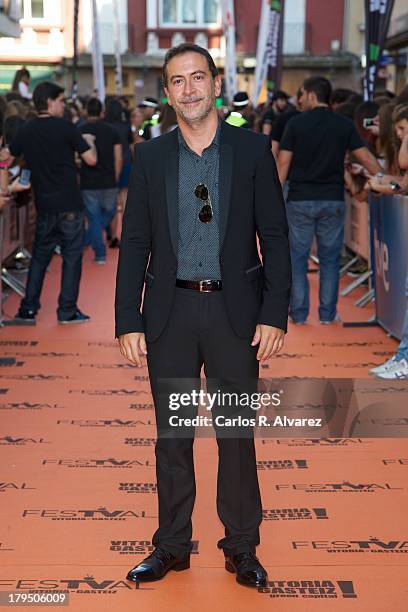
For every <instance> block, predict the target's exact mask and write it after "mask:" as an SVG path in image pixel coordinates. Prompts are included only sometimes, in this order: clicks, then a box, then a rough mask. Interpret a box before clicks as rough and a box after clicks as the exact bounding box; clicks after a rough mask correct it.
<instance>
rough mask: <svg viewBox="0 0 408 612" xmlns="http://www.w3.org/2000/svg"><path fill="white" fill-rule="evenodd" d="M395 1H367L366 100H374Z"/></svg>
mask: <svg viewBox="0 0 408 612" xmlns="http://www.w3.org/2000/svg"><path fill="white" fill-rule="evenodd" d="M393 6H394V0H365V48H366V51H365V52H366V66H365V76H364V99H365V100H372V98H373V95H374V91H375V84H376V81H377V72H378V66H379V62H380V58H381V53H382V52H383V49H384V45H385V40H386V38H387V32H388V27H389V25H390V19H391V13H392V9H393Z"/></svg>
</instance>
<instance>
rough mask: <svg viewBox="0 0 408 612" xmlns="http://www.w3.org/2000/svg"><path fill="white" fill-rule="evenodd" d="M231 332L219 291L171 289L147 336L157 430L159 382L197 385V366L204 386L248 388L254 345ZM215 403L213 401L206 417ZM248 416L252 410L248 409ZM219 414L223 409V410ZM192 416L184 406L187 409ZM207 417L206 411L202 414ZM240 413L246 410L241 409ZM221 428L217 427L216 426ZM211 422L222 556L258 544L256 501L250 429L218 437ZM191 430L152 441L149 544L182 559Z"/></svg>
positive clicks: (165, 409) (162, 423) (253, 385)
mask: <svg viewBox="0 0 408 612" xmlns="http://www.w3.org/2000/svg"><path fill="white" fill-rule="evenodd" d="M251 341H252V338H240V337H238V336H237V335H236V334H235V333H234V331H233V329H232V327H231V325H230V323H229V320H228V318H227V313H226V309H225V305H224V299H223V295H222V290H221V291H215V292H211V293H200V292H197V291H192V290H190V289H183V288H178V287H177V288H176V289H175V297H174V301H173V306H172V310H171V313H170V316H169V320H168V322H167V325H166V327H165V329H164V331H163V332H162V334H161V335H160V336H159V337H158V338H157V339H156V340H154V341H153V342H147V364H148V369H149V376H150V384H151V387H152V394H153V400H154V405H155V411H156V422H157V424H158V429H159V430H160V432H165V428H166V418H167V415H168V414H169V403H168V397H167V405H166V397H165V394H163V393H162V389H163V387H162V386H161V385H162V382H161V381H163V380H169V379H171V380H174V381H175V386H177V388H178V390H179V391H184V392H188V391H190V392H191V390H192V388H196V389H197V390H198V389H199V388H200V372H201V368H202V366H203V364H204V372H205V376H206V379H207V391H216V389H215V387H218V389H220V390H221V391H223V390H225V389H227V390H231V389H234V390H236V391H241V392H248V391H251V390H252V391H256V389H257V382H258V376H259V363H258V360H257V359H256V354H257V350H258V346H251ZM217 410H218V408H217V407H216V406H214V408H213V410H212V416H213V418H214V416H215V413H216V412H217ZM250 412H251V415H250V416H252V417H254V416H256V415H254V412H253V411H250ZM222 413H223V414H225V413H228V409H227V408H223V409H222ZM189 415H190V416H191V415H192V412H191V411H190V412H189ZM209 415H210V416H211V412H210V413H209ZM245 416H248V412H247V413H246V414H245ZM167 422H168V419H167ZM223 429H224V430H225V428H223ZM220 430H221V428H218V427H216V428H215V433H216V437H217V444H218V459H219V460H218V475H217V512H218V516H219V518H220V520H221V521H222V523H223V525H224V528H225V537H224V538H222V539H221V540H219V542H218V547H219V548H222V549H223V550H224V552H225V553H226V554H237V553H239V552H244V551H252V552H255V546H256V545H258V544H259V525H260V523H261V521H262V504H261V496H260V491H259V484H258V475H257V469H256V454H255V445H254V439H253V431H252V429H251V428H249V430H246V433H245V435H243V434H242V433H241V434H240V433H238V434H237V435H234V434H231V433H230V434H229V435H226V433H225V431H222V432H221V431H220ZM193 443H194V431H193V430H192V433H190V434H189V435H188V436H187V435H186V436H184V437H183V436H181V437H180V434H178V435H176V436H173V437H172V436H169V437H166V435H165V434H164V435H160V434H159V432H158V438H157V442H156V447H155V454H156V476H157V490H158V504H159V527H158V529H157V530H156V532H155V533H154V535H153V538H152V542H153V544H154V545H155V546H160V547H162V548H164V549H167V550H169V551H170V552H172V553H173V554H174V555H176V556H177V557H178V558H183V557H185V556H186V555H188V554H189V552H190V550H191V546H192V545H191V538H192V522H191V515H192V511H193V507H194V501H195V495H196V486H195V475H194V460H193Z"/></svg>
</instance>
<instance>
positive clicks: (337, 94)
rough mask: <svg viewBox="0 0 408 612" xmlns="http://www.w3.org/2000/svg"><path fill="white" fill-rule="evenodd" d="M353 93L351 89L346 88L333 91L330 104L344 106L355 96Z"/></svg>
mask: <svg viewBox="0 0 408 612" xmlns="http://www.w3.org/2000/svg"><path fill="white" fill-rule="evenodd" d="M353 93H354V92H353V91H352V90H351V89H346V88H344V87H337V88H336V89H333V91H332V94H331V97H330V103H331V104H344V102H348V100H349V99H350V96H352V95H353Z"/></svg>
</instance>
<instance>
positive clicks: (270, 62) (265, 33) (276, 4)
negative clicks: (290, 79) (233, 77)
mask: <svg viewBox="0 0 408 612" xmlns="http://www.w3.org/2000/svg"><path fill="white" fill-rule="evenodd" d="M283 16H284V0H263V2H262V9H261V19H260V23H259V34H258V45H257V52H256V70H255V82H254V91H253V104H254V106H256V105H257V103H258V98H259V95H260V93H261V89H262V85H263V82H264V80H265V78H266V79H267V91H268V97H269V98H271V97H272V94H273V92H274V91H276V89H278V88H279V86H280V80H281V73H282V42H283Z"/></svg>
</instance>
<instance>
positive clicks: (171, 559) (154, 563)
mask: <svg viewBox="0 0 408 612" xmlns="http://www.w3.org/2000/svg"><path fill="white" fill-rule="evenodd" d="M189 567H190V556H188V557H187V558H186V559H184V560H180V559H177V558H176V557H175V556H174V555H172V553H171V552H169V551H168V550H164V549H163V548H155V549H154V551H153V552H152V553H151V554H150V555H149V556H148V557H146V559H143V561H142V562H141V563H139V565H136V567H134V568H133V569H131V570H130V571H129V572H128V575H127V576H126V578H127V580H131V581H132V582H151V581H153V580H160V579H161V578H163V577H164V576H165V575H166V574H167V572H168V571H169V570H171V569H172V570H175V571H176V572H179V571H180V570H185V569H188V568H189Z"/></svg>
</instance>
